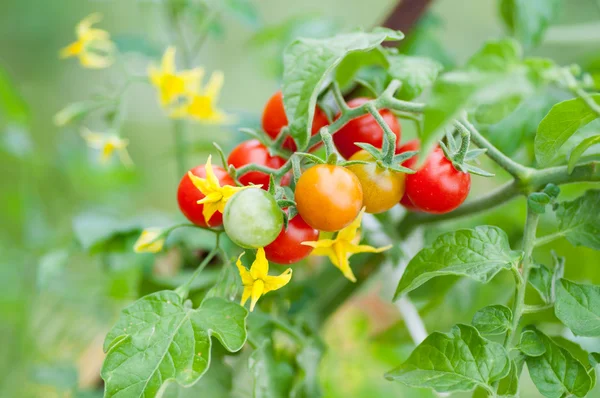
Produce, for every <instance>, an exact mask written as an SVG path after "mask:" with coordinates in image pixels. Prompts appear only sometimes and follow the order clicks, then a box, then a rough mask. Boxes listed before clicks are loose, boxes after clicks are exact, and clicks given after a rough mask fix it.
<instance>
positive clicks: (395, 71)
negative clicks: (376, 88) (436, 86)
mask: <svg viewBox="0 0 600 398" xmlns="http://www.w3.org/2000/svg"><path fill="white" fill-rule="evenodd" d="M388 61H389V63H390V66H389V68H388V73H389V74H390V76H391V77H392V78H393V79H397V80H399V81H401V82H402V86H401V87H400V90H398V92H397V93H396V97H398V98H400V99H403V100H412V99H413V98H416V97H418V96H419V95H421V93H422V92H423V90H424V89H426V88H428V87H431V86H432V85H433V83H434V82H435V80H436V79H437V77H438V74H439V73H440V72H441V71H442V69H443V67H442V65H441V64H440V63H438V62H436V61H434V60H432V59H430V58H425V57H414V56H409V55H402V54H398V55H390V56H388Z"/></svg>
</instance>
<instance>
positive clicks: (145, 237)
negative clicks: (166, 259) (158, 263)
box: [133, 228, 165, 253]
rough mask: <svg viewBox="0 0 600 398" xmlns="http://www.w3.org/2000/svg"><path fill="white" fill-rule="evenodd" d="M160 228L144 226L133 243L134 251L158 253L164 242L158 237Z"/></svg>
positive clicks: (160, 232) (160, 231)
mask: <svg viewBox="0 0 600 398" xmlns="http://www.w3.org/2000/svg"><path fill="white" fill-rule="evenodd" d="M161 234H162V229H161V228H146V229H144V230H143V231H142V234H141V235H140V237H139V238H138V240H137V241H136V242H135V244H134V245H133V250H134V251H135V252H136V253H158V252H159V251H161V250H162V249H163V247H164V244H165V239H164V238H160V235H161Z"/></svg>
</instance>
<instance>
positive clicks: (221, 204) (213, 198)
mask: <svg viewBox="0 0 600 398" xmlns="http://www.w3.org/2000/svg"><path fill="white" fill-rule="evenodd" d="M211 161H212V156H209V157H208V160H207V161H206V164H205V165H204V170H205V171H206V178H200V177H198V176H196V175H194V174H192V172H191V171H188V177H189V178H190V180H191V181H192V183H193V184H194V186H195V187H196V188H198V190H199V191H200V192H202V193H203V194H204V198H202V199H200V200H199V201H198V202H197V203H198V204H202V205H204V208H203V209H202V215H203V216H204V220H205V221H206V223H207V224H208V220H210V218H211V217H212V216H213V214H215V213H216V212H217V211H218V212H220V213H223V211H225V205H226V204H227V201H228V200H229V199H230V198H231V197H232V196H233V194H234V193H236V192H238V191H241V190H242V189H246V188H260V187H261V186H262V185H251V186H247V187H234V186H231V185H223V186H221V185H220V184H219V179H218V178H217V176H216V175H215V173H214V171H213V168H212V163H211Z"/></svg>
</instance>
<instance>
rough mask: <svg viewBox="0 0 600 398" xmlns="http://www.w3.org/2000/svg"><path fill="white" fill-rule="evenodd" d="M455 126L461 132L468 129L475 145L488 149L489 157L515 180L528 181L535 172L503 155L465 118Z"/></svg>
mask: <svg viewBox="0 0 600 398" xmlns="http://www.w3.org/2000/svg"><path fill="white" fill-rule="evenodd" d="M455 126H456V127H457V128H458V129H459V130H462V129H464V128H466V129H467V130H468V131H469V132H470V133H471V140H472V141H473V142H474V143H475V145H477V146H478V147H479V148H482V149H486V150H487V152H486V154H487V156H489V158H490V159H492V160H493V161H494V162H496V163H497V164H498V165H499V166H500V167H502V168H503V169H504V170H506V171H507V172H508V173H509V174H510V175H512V176H513V177H514V178H515V179H518V180H526V179H527V178H528V177H529V176H530V175H531V174H532V173H533V172H534V170H533V169H530V168H528V167H525V166H523V165H521V164H519V163H517V162H515V161H514V160H512V159H511V158H509V157H508V156H506V155H505V154H503V153H502V152H501V151H500V150H498V148H496V147H495V146H494V145H492V144H491V143H490V142H489V141H488V140H486V139H485V138H484V137H483V136H482V135H481V134H480V133H479V131H477V129H476V128H475V127H474V126H473V125H472V124H471V123H470V122H469V121H468V120H467V119H466V118H463V120H462V121H460V122H458V121H457V122H455Z"/></svg>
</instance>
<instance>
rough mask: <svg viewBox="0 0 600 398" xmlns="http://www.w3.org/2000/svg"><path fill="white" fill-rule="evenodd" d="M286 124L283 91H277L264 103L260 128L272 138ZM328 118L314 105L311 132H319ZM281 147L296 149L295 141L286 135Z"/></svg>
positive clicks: (327, 122) (325, 124)
mask: <svg viewBox="0 0 600 398" xmlns="http://www.w3.org/2000/svg"><path fill="white" fill-rule="evenodd" d="M287 124H288V119H287V116H286V115H285V109H284V108H283V93H282V92H281V91H277V92H276V93H275V94H273V96H272V97H271V98H269V101H268V102H267V104H266V105H265V109H264V110H263V114H262V128H263V130H264V131H265V133H267V134H268V135H269V137H271V138H272V139H275V138H277V136H278V135H279V131H281V129H282V128H283V127H285V126H287ZM328 124H329V120H327V115H325V112H323V110H322V109H321V108H319V107H318V106H317V107H315V115H314V118H313V124H312V130H311V134H312V135H315V134H317V133H318V132H319V130H320V129H321V127H324V126H327V125H328ZM283 148H284V149H289V150H290V151H292V152H295V151H296V149H297V148H296V143H295V142H294V140H293V139H292V137H287V138H286V139H285V140H284V142H283Z"/></svg>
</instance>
